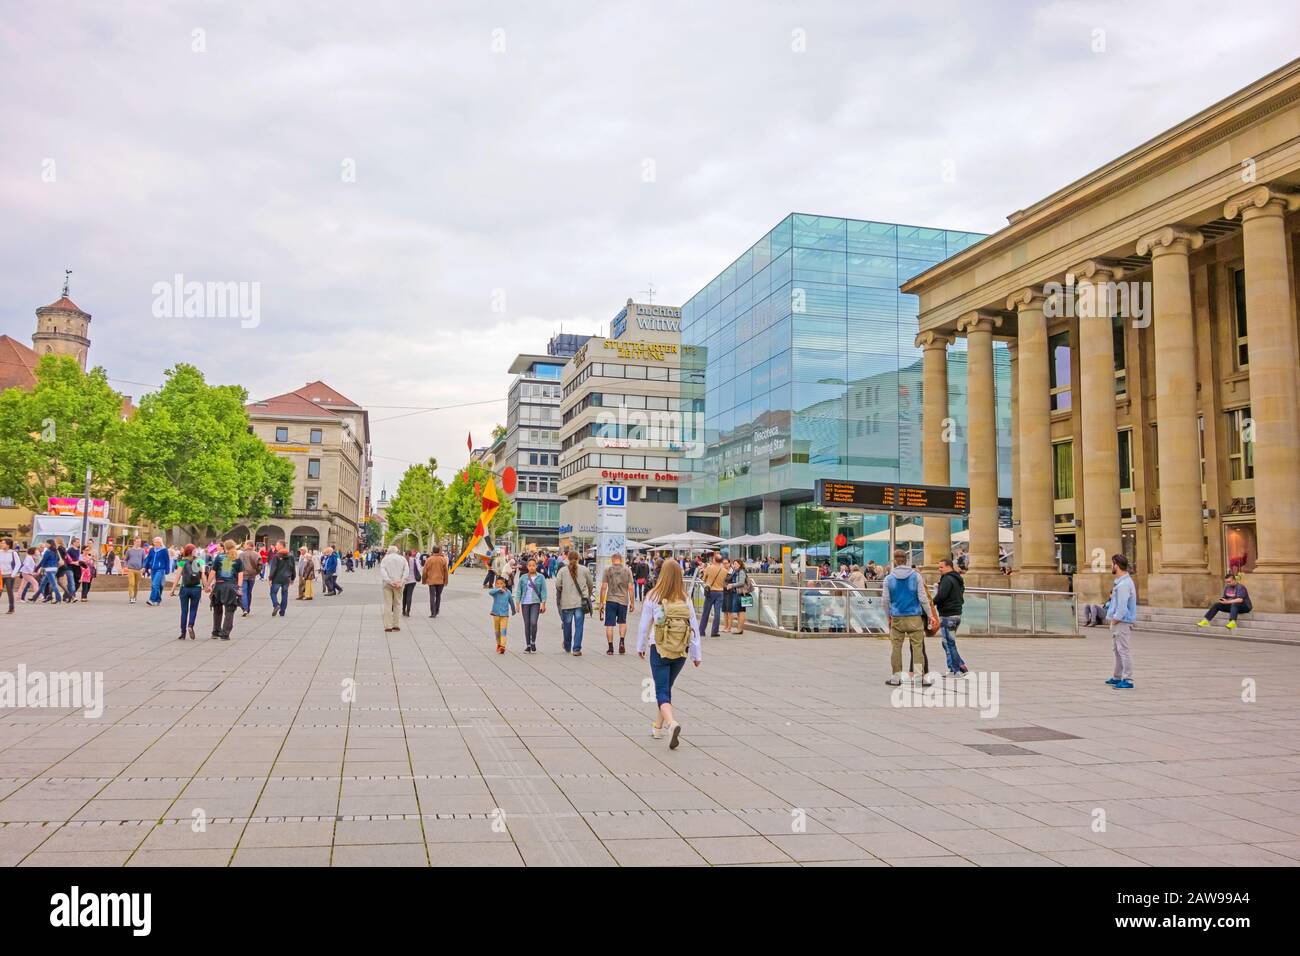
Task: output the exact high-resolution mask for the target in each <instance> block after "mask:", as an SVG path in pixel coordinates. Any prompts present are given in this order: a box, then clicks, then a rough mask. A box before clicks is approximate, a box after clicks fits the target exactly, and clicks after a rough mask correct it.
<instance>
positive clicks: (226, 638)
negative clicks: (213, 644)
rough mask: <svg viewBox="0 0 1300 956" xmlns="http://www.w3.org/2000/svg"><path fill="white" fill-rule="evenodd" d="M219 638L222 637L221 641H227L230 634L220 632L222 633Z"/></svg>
mask: <svg viewBox="0 0 1300 956" xmlns="http://www.w3.org/2000/svg"><path fill="white" fill-rule="evenodd" d="M221 639H222V640H223V641H228V640H230V635H229V634H222V635H221Z"/></svg>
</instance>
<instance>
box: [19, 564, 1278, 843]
mask: <svg viewBox="0 0 1300 956" xmlns="http://www.w3.org/2000/svg"><path fill="white" fill-rule="evenodd" d="M341 577H342V579H343V584H344V586H345V588H346V593H345V594H344V595H343V596H342V597H337V598H323V597H321V596H319V594H318V596H317V597H316V599H315V600H314V601H312V602H310V603H304V602H300V601H293V600H292V599H291V601H290V606H289V614H288V616H287V617H286V618H284V619H279V618H276V619H272V618H271V616H270V614H269V604H268V601H267V596H266V586H265V584H259V585H258V590H257V593H256V596H255V599H254V600H255V604H254V614H253V616H252V617H249V618H246V619H245V618H238V617H237V618H236V626H235V633H234V637H233V640H232V641H231V642H229V643H224V642H217V641H210V640H208V639H207V637H206V635H207V632H208V631H209V630H210V626H209V624H210V620H211V619H210V616H208V614H207V610H206V608H204V609H203V611H202V612H201V615H200V618H199V627H198V628H197V630H198V633H199V640H198V641H196V642H190V641H185V642H180V641H177V640H175V633H176V631H175V627H176V621H177V617H178V608H177V604H176V602H175V600H174V599H168V602H167V603H166V604H165V606H164V607H163V608H161V609H151V608H148V607H146V606H145V605H144V604H143V603H140V604H138V605H135V606H128V605H127V603H126V598H125V595H124V594H120V593H102V594H98V595H92V600H91V602H90V603H89V604H87V605H79V606H73V607H52V606H51V607H22V608H19V613H18V614H16V615H14V616H12V617H7V618H0V672H10V673H15V672H17V671H18V670H19V668H20V667H21V666H25V668H26V669H27V671H28V672H29V673H30V672H35V671H42V672H54V671H90V672H102V673H103V675H104V701H105V706H104V711H103V715H102V716H101V717H99V718H98V719H87V718H86V717H84V716H83V715H82V712H81V711H79V710H75V709H72V708H64V709H52V708H26V709H6V710H3V711H0V865H5V866H43V865H56V866H57V865H74V866H84V865H94V866H122V865H127V866H188V865H199V866H226V865H234V866H242V865H276V866H287V865H293V866H327V865H332V866H356V865H410V866H428V865H433V866H439V865H500V866H511V865H514V866H517V865H563V866H589V865H622V866H634V865H645V864H650V865H697V866H702V865H732V864H774V865H800V864H802V865H866V866H886V865H889V866H972V865H974V866H1005V865H1013V866H1017V865H1042V866H1097V865H1122V866H1162V865H1212V866H1235V865H1259V864H1263V865H1279V866H1292V865H1296V864H1297V863H1298V862H1300V744H1298V743H1297V739H1296V733H1295V729H1296V727H1297V725H1298V720H1300V702H1298V701H1300V697H1298V695H1297V688H1298V687H1300V648H1297V647H1294V646H1281V645H1275V644H1253V643H1243V642H1237V641H1223V640H1210V639H1207V638H1205V637H1204V636H1201V635H1196V634H1190V633H1189V634H1188V636H1186V637H1178V636H1174V635H1165V634H1160V635H1156V634H1152V635H1142V634H1141V633H1139V634H1138V635H1136V637H1135V640H1134V647H1135V660H1136V668H1137V687H1136V689H1135V690H1132V691H1114V690H1111V689H1110V688H1109V687H1107V686H1106V685H1105V684H1104V683H1103V681H1104V679H1105V678H1106V677H1107V676H1109V674H1110V670H1111V665H1112V657H1111V650H1110V642H1109V638H1108V637H1107V636H1106V635H1105V634H1104V633H1101V632H1096V633H1091V634H1089V635H1088V636H1087V637H1086V638H1084V639H1078V640H1051V639H1039V640H1030V639H968V640H966V641H964V642H963V644H962V651H963V654H964V655H965V657H966V658H967V660H968V662H969V663H970V664H971V666H972V669H974V670H978V671H983V672H996V674H997V676H998V685H997V690H998V696H997V704H998V708H999V710H998V714H997V716H996V717H992V718H990V717H984V716H981V711H980V709H979V708H976V707H955V706H948V707H920V706H917V707H899V706H894V705H893V703H891V691H890V688H888V687H886V686H885V685H884V683H883V681H884V678H885V677H886V676H887V674H888V670H889V664H888V656H889V646H888V643H887V642H884V641H879V640H875V639H845V638H841V639H814V640H789V639H783V638H777V637H768V636H763V635H759V634H746V635H745V636H743V637H727V636H723V637H721V638H717V639H708V638H706V640H705V645H704V665H703V666H702V667H700V668H699V669H694V668H690V667H688V668H687V669H686V670H685V671H683V673H682V676H681V678H680V679H679V681H678V684H677V688H676V692H675V694H674V698H675V699H674V704H675V706H676V707H677V710H678V715H679V719H680V720H681V721H682V723H683V725H684V728H685V730H684V735H683V742H682V746H681V747H680V748H679V749H678V750H676V751H669V750H668V749H667V742H666V741H664V740H653V739H651V738H650V736H649V726H650V720H651V715H652V712H653V705H652V704H648V703H644V702H643V699H642V697H643V681H645V679H646V678H647V677H648V670H647V667H646V665H645V664H644V662H642V661H640V660H639V659H638V658H637V657H636V656H635V655H634V654H633V650H634V646H632V645H631V644H630V645H629V648H628V654H627V655H626V656H622V657H619V656H615V657H612V658H610V657H607V656H605V654H604V640H603V634H602V633H601V632H600V631H599V629H595V628H591V629H589V631H588V635H587V640H586V647H585V653H584V656H583V657H581V658H574V657H571V656H567V655H564V654H562V652H561V647H560V636H559V620H558V616H557V615H556V614H555V613H554V611H552V612H550V613H548V614H546V615H544V617H543V623H542V634H541V638H540V640H539V645H538V646H539V649H540V653H538V654H536V655H524V654H522V653H521V649H522V647H523V640H522V628H521V626H520V624H519V621H520V619H519V618H515V619H514V623H513V624H512V628H511V641H510V650H509V652H508V653H507V654H505V655H504V656H499V655H497V654H495V653H493V639H492V636H491V630H490V626H489V620H488V615H487V612H488V605H489V602H488V599H487V598H486V597H485V596H484V595H483V593H482V592H481V591H480V590H479V584H480V581H481V578H480V575H478V574H477V573H461V574H458V575H457V576H456V577H455V579H454V583H453V584H452V585H451V586H450V587H449V588H448V591H447V593H446V595H445V597H444V600H443V613H442V615H441V616H440V617H439V618H438V620H437V621H436V622H435V621H431V620H430V619H429V617H428V602H427V591H426V589H425V588H423V587H421V588H419V589H418V590H417V593H416V601H415V610H414V614H413V616H412V617H411V618H409V619H406V620H404V621H403V622H402V625H403V626H402V630H401V632H400V633H396V634H392V635H385V634H384V632H383V627H382V624H381V620H380V614H379V604H378V591H379V585H378V583H377V579H376V577H375V575H374V574H373V573H369V572H361V573H356V574H344V575H342V576H341ZM933 644H934V647H933V648H932V650H931V657H932V659H934V658H936V656H937V655H939V654H940V651H939V648H938V646H937V641H935V642H933ZM968 680H972V681H973V680H975V679H974V678H971V679H968ZM985 686H986V687H988V686H989V685H987V684H986V685H985ZM1252 696H1253V698H1254V699H1253V700H1245V699H1243V697H1246V698H1251V697H1252Z"/></svg>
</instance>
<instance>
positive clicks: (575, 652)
mask: <svg viewBox="0 0 1300 956" xmlns="http://www.w3.org/2000/svg"><path fill="white" fill-rule="evenodd" d="M573 656H574V657H581V656H582V651H574V652H573Z"/></svg>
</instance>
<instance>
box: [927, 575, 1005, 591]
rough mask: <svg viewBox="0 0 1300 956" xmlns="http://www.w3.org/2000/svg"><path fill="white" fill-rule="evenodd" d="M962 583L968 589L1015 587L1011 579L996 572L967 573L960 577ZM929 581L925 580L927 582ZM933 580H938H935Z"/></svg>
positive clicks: (994, 589)
mask: <svg viewBox="0 0 1300 956" xmlns="http://www.w3.org/2000/svg"><path fill="white" fill-rule="evenodd" d="M961 579H962V583H964V584H965V585H966V587H968V588H988V589H989V590H993V591H996V590H1003V591H1005V590H1007V589H1008V588H1012V587H1015V585H1014V584H1012V583H1011V578H1009V577H1007V576H1006V575H1005V574H999V573H998V572H997V571H967V572H966V573H965V574H963V575H962V576H961ZM929 580H930V579H929V578H926V581H927V582H928V581H929ZM935 580H938V579H937V578H936V579H935Z"/></svg>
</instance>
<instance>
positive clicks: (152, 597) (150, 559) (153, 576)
mask: <svg viewBox="0 0 1300 956" xmlns="http://www.w3.org/2000/svg"><path fill="white" fill-rule="evenodd" d="M144 569H145V571H147V572H148V573H149V580H150V582H151V583H150V586H149V600H147V601H145V602H144V603H145V604H147V605H149V606H150V607H158V605H160V604H162V593H163V584H164V583H166V581H167V575H169V574H171V570H172V556H171V552H170V551H168V550H167V546H166V545H165V544H163V539H162V538H154V539H153V547H152V548H150V549H149V553H148V555H146V556H145V559H144Z"/></svg>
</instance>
